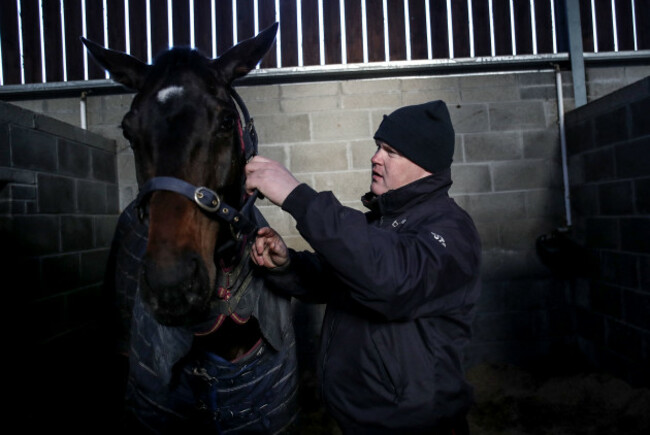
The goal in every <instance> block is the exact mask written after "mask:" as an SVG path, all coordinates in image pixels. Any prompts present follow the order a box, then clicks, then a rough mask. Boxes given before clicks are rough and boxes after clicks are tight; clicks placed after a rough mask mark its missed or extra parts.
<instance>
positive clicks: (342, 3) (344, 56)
mask: <svg viewBox="0 0 650 435" xmlns="http://www.w3.org/2000/svg"><path fill="white" fill-rule="evenodd" d="M339 11H340V12H339V26H340V27H341V63H342V64H343V65H346V64H347V63H348V43H347V32H346V30H345V0H339Z"/></svg>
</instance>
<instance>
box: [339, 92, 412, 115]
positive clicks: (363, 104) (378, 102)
mask: <svg viewBox="0 0 650 435" xmlns="http://www.w3.org/2000/svg"><path fill="white" fill-rule="evenodd" d="M401 106H402V94H396V93H392V94H390V93H376V94H353V95H343V96H342V97H341V108H342V109H377V108H380V107H386V108H387V111H389V112H392V111H393V110H394V109H396V108H398V107H401Z"/></svg>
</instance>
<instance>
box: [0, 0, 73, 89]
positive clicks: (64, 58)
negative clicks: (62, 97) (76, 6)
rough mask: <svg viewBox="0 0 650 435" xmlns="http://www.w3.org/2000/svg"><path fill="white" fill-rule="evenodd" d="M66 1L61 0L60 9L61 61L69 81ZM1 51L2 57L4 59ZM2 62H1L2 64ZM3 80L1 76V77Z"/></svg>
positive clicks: (64, 76) (0, 57) (0, 69)
mask: <svg viewBox="0 0 650 435" xmlns="http://www.w3.org/2000/svg"><path fill="white" fill-rule="evenodd" d="M64 3H65V0H61V3H60V5H61V8H60V10H59V14H60V15H61V61H62V62H63V81H64V82H67V81H68V61H67V58H68V56H67V50H66V43H65V14H64V13H63V12H64V10H65V8H64ZM1 54H2V53H1V52H0V59H2V56H1ZM1 63H2V62H0V64H1ZM0 74H2V65H0ZM0 80H1V77H0Z"/></svg>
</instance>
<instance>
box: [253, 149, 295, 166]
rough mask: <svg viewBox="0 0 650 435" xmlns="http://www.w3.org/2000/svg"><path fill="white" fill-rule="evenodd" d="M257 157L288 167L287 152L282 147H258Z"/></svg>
mask: <svg viewBox="0 0 650 435" xmlns="http://www.w3.org/2000/svg"><path fill="white" fill-rule="evenodd" d="M259 155H260V156H263V157H266V158H269V159H271V160H275V161H276V162H280V163H282V164H283V165H288V164H289V162H288V161H287V151H286V149H285V146H284V145H281V146H274V145H260V148H259Z"/></svg>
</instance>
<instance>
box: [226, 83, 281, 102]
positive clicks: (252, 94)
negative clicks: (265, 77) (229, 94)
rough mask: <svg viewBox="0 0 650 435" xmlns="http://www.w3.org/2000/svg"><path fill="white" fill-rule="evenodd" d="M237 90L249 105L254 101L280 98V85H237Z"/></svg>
mask: <svg viewBox="0 0 650 435" xmlns="http://www.w3.org/2000/svg"><path fill="white" fill-rule="evenodd" d="M235 90H236V91H237V93H238V94H239V96H240V97H241V98H242V100H244V103H246V105H247V106H248V104H249V103H252V102H253V101H264V100H274V99H275V100H277V99H279V98H280V85H263V86H237V87H235Z"/></svg>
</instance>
